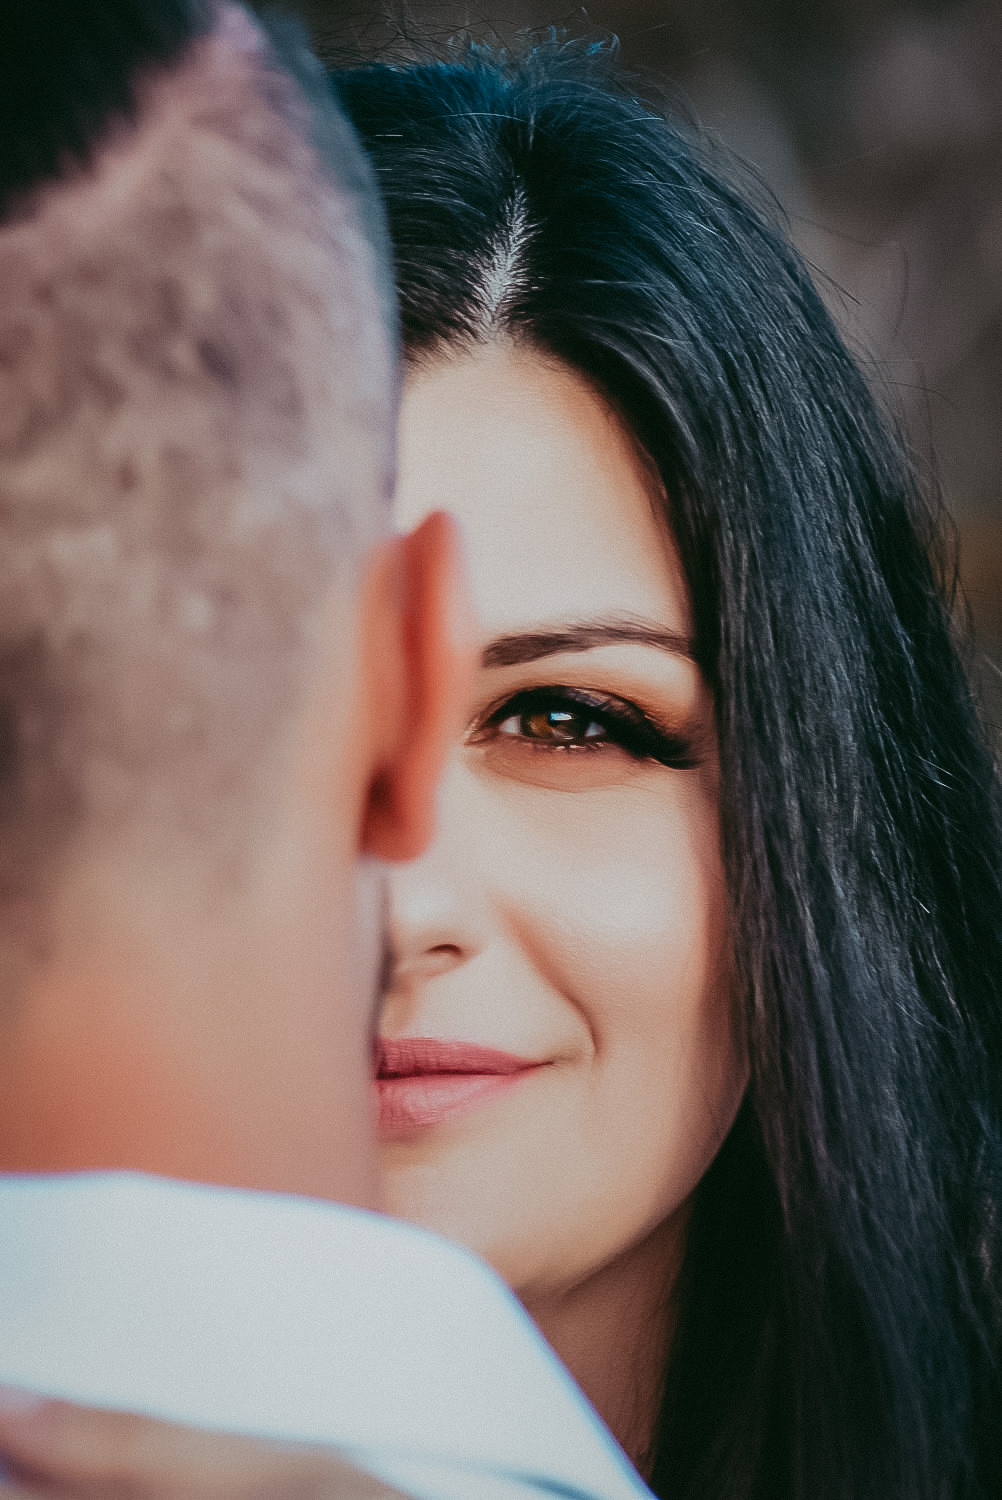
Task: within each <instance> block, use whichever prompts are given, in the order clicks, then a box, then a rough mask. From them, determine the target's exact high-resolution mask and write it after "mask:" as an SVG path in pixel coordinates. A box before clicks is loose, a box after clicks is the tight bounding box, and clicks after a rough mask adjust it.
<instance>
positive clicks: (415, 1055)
mask: <svg viewBox="0 0 1002 1500" xmlns="http://www.w3.org/2000/svg"><path fill="white" fill-rule="evenodd" d="M540 1066H542V1064H540V1063H537V1062H533V1061H532V1060H531V1059H529V1058H525V1057H517V1056H516V1055H515V1054H514V1053H512V1052H500V1051H498V1050H497V1048H495V1047H480V1046H477V1045H476V1044H475V1043H472V1042H457V1041H445V1040H440V1039H438V1038H435V1037H400V1038H397V1039H395V1040H390V1039H384V1038H380V1039H379V1040H378V1041H377V1043H376V1090H377V1093H378V1096H379V1130H380V1134H381V1135H383V1136H385V1137H390V1138H392V1137H394V1136H400V1135H409V1134H411V1133H412V1132H413V1131H415V1130H423V1129H427V1128H428V1127H429V1126H431V1125H437V1124H439V1122H440V1121H442V1120H445V1119H449V1118H454V1117H456V1116H459V1115H463V1114H467V1113H469V1111H470V1110H473V1109H476V1108H478V1107H479V1106H480V1105H481V1104H486V1103H488V1102H489V1101H490V1100H492V1099H496V1098H497V1097H498V1096H499V1095H500V1094H503V1093H507V1092H508V1090H509V1089H511V1088H513V1087H514V1086H515V1085H516V1084H517V1083H518V1082H519V1081H520V1079H522V1078H524V1077H525V1076H526V1074H528V1073H532V1072H535V1070H536V1069H537V1068H538V1067H540Z"/></svg>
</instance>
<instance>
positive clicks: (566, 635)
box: [481, 616, 696, 667]
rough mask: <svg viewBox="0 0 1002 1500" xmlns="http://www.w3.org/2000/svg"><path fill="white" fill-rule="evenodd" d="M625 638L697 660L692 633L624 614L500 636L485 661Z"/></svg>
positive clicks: (518, 660)
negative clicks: (687, 633)
mask: <svg viewBox="0 0 1002 1500" xmlns="http://www.w3.org/2000/svg"><path fill="white" fill-rule="evenodd" d="M624 641H634V642H639V643H640V644H641V645H643V646H657V647H658V649H659V650H661V651H670V652H671V654H672V655H673V656H684V657H686V658H687V659H688V660H689V661H695V660H696V648H695V642H694V641H692V640H690V639H689V637H688V636H686V635H682V634H681V633H680V632H679V631H677V630H667V629H666V628H665V626H664V625H659V624H657V622H656V621H654V620H644V619H640V618H633V617H626V616H623V617H617V618H615V619H604V620H582V621H575V622H573V623H568V624H566V625H557V626H553V627H552V628H551V629H549V630H525V631H514V632H513V633H511V634H510V635H498V636H495V637H494V639H493V640H492V641H491V642H489V644H488V645H487V646H485V647H484V651H483V654H482V656H481V663H482V665H483V666H484V667H515V666H520V665H521V664H522V663H523V662H527V661H539V660H540V658H541V657H544V656H556V655H557V654H558V653H560V652H564V651H591V650H592V649H593V647H595V646H608V645H616V644H621V643H622V642H624Z"/></svg>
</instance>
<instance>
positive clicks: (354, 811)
mask: <svg viewBox="0 0 1002 1500" xmlns="http://www.w3.org/2000/svg"><path fill="white" fill-rule="evenodd" d="M35 9H36V8H34V7H25V8H24V10H25V12H26V13H27V12H30V11H32V10H35ZM18 28H19V29H18V32H17V34H16V35H15V38H14V45H13V46H12V47H8V48H7V49H6V52H5V60H4V61H3V62H0V74H3V73H9V74H10V77H9V79H8V80H6V81H7V82H8V83H9V84H10V88H9V89H7V90H5V87H4V83H5V80H4V79H3V78H2V77H0V95H3V96H4V97H6V98H7V100H8V103H7V104H6V105H4V106H3V107H2V108H3V109H5V110H7V112H8V113H9V112H10V110H11V109H13V110H14V112H15V118H13V119H10V120H7V121H4V122H3V123H4V125H5V128H6V132H7V135H6V144H5V145H4V146H3V147H2V148H0V173H2V179H0V199H2V211H3V214H4V218H3V221H2V222H0V1100H2V1101H3V1103H2V1104H0V1166H6V1167H13V1168H21V1167H27V1168H52V1167H74V1166H103V1165H108V1166H117V1165H122V1166H137V1167H145V1168H150V1169H152V1170H160V1171H165V1172H169V1173H176V1174H178V1175H192V1176H198V1177H209V1178H215V1177H218V1178H222V1179H223V1180H230V1181H237V1182H245V1183H250V1184H257V1185H264V1186H272V1187H282V1188H289V1189H293V1190H302V1191H306V1192H315V1193H332V1194H336V1195H338V1196H354V1197H360V1198H364V1197H365V1196H366V1194H367V1192H368V1180H367V1171H368V1166H367V1158H366V1153H365V1148H364V1139H365V1128H364V1116H365V1111H366V1109H367V1092H366V1078H365V1070H364V1061H365V1048H366V1044H367V1027H368V1024H369V1019H370V1015H369V1012H370V1010H371V1003H372V999H371V997H372V991H373V985H374V968H375V966H376V965H377V963H378V957H379V955H378V930H379V917H378V912H377V911H376V909H375V905H374V903H375V901H376V899H377V897H376V894H375V891H374V888H373V887H374V882H373V881H372V880H371V879H370V878H368V876H367V873H366V869H365V865H366V861H365V859H364V856H366V855H375V856H382V857H390V858H399V857H406V856H407V855H409V854H410V853H413V852H414V851H415V849H416V848H417V847H419V846H420V843H421V840H422V839H423V837H425V834H426V829H427V823H428V819H429V817H430V811H431V801H432V797H433V789H434V779H435V773H436V769H437V763H438V757H439V755H440V751H441V745H442V742H443V739H444V737H445V735H446V733H447V726H448V720H449V699H450V694H451V691H452V688H453V682H452V679H451V676H450V673H451V671H452V659H451V658H450V654H449V649H448V641H447V640H446V636H447V635H448V631H449V619H448V616H449V597H448V596H449V589H450V587H451V577H452V575H451V571H450V570H451V567H452V564H451V559H450V534H449V532H448V529H447V528H446V527H445V526H444V525H442V524H441V523H439V524H438V525H437V527H436V526H433V527H432V528H431V529H430V530H426V531H425V532H424V533H423V535H421V536H419V537H416V538H414V539H411V540H410V541H409V542H407V543H395V542H393V541H391V540H390V539H389V538H388V516H387V501H388V496H389V491H390V484H391V472H392V427H393V421H394V414H395V388H396V375H395V368H394V354H395V345H394V332H393V327H392V318H391V316H390V315H389V313H388V307H389V296H388V293H387V291H386V281H385V276H384V266H383V264H382V260H381V255H380V247H379V244H378V239H379V236H378V230H377V231H376V234H375V241H376V243H375V244H374V236H373V229H372V226H373V225H374V224H376V223H377V222H378V208H376V207H375V206H374V204H373V200H372V199H371V197H370V196H369V191H370V190H369V188H368V185H367V177H366V174H365V169H364V166H363V164H362V162H361V159H360V157H359V155H358V152H357V148H356V147H355V145H354V142H353V140H352V139H351V137H350V135H349V133H348V131H347V128H346V127H345V126H344V124H343V122H342V121H341V120H340V118H339V117H338V116H337V115H336V114H335V113H334V112H333V108H332V106H331V105H330V103H329V102H328V100H327V96H326V92H325V91H324V90H323V89H322V87H319V86H318V84H317V81H316V79H315V78H314V76H313V74H312V73H311V71H310V64H309V59H308V58H307V57H306V55H305V53H304V52H302V51H300V52H299V53H297V52H296V46H295V43H294V42H293V43H290V41H289V38H288V36H287V35H286V36H278V37H275V36H272V37H271V38H266V37H265V35H264V34H263V33H262V32H261V31H260V30H259V29H258V27H257V26H256V25H255V24H254V23H253V22H252V21H251V20H250V18H249V17H248V15H247V14H246V13H245V12H244V11H243V10H241V9H239V8H237V7H235V6H233V5H229V4H218V5H217V4H215V3H208V0H207V3H204V4H202V3H198V0H169V3H165V0H103V3H101V4H95V5H93V6H81V5H79V4H74V3H72V0H62V3H58V4H54V5H53V6H52V7H51V10H50V8H49V7H44V8H37V19H35V18H33V17H32V16H31V15H30V14H26V15H25V18H24V19H23V20H20V21H19V22H18ZM33 33H37V34H33ZM53 37H54V38H55V43H53V41H52V38H53ZM53 46H54V48H55V56H53V55H52V49H53ZM43 49H44V53H45V55H46V57H47V63H48V68H47V72H46V75H45V76H46V79H47V85H46V87H47V90H48V93H47V94H45V95H44V97H43V105H42V107H39V106H38V105H37V102H36V101H37V99H38V97H39V93H38V90H37V89H32V87H31V86H30V85H31V78H32V70H33V69H35V70H37V69H38V67H39V64H40V60H41V58H42V56H43ZM24 80H27V82H26V83H24ZM21 83H24V86H23V87H22V86H20V84H21ZM16 85H17V86H16ZM11 99H13V100H14V103H13V105H12V104H11V103H10V100H11ZM19 100H21V101H22V104H21V106H19V104H18V101H19ZM18 108H20V114H19V115H18V113H17V111H18ZM353 1130H354V1132H355V1135H356V1136H357V1138H358V1143H357V1145H356V1149H355V1151H354V1153H353V1154H351V1153H347V1152H346V1145H345V1143H346V1140H347V1138H348V1136H349V1135H350V1134H351V1133H352V1131H353ZM349 1158H350V1159H349Z"/></svg>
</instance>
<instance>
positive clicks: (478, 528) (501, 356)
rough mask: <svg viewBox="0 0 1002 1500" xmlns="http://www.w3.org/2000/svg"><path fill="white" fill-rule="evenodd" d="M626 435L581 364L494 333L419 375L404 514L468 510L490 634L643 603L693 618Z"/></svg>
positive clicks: (406, 430) (402, 487)
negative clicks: (573, 365)
mask: <svg viewBox="0 0 1002 1500" xmlns="http://www.w3.org/2000/svg"><path fill="white" fill-rule="evenodd" d="M656 503H657V500H656V494H655V492H654V486H653V483H652V479H651V476H650V473H649V469H648V466H647V465H646V463H645V461H644V459H643V458H642V456H641V454H640V453H639V451H638V450H637V447H636V445H635V443H634V442H633V440H632V438H631V436H630V435H629V433H628V432H627V430H626V429H625V427H624V426H623V424H622V422H621V421H620V420H619V418H618V417H617V416H616V415H615V413H614V412H613V411H612V409H611V408H610V407H609V405H608V404H607V403H606V402H605V401H604V400H603V399H602V398H601V396H599V395H598V394H597V393H596V392H595V391H594V390H593V389H592V387H591V386H590V385H589V384H588V383H587V381H585V380H584V379H583V378H582V377H581V376H579V375H577V374H576V373H575V372H574V371H572V370H570V369H568V368H567V367H565V366H563V365H560V364H557V363H556V362H555V361H550V360H548V359H545V358H543V357H542V356H540V355H538V354H536V353H534V352H532V351H527V350H518V349H515V348H512V347H511V346H506V345H494V346H490V347H488V348H486V349H484V350H477V351H476V352H475V353H472V354H462V355H458V356H456V357H454V358H451V359H449V360H448V361H445V360H443V361H441V362H439V363H436V364H434V365H431V366H429V367H428V368H426V369H423V370H419V371H417V372H415V373H414V374H412V375H411V376H410V377H409V379H408V382H407V386H406V389H405V393H404V401H403V408H402V413H401V428H400V463H399V484H398V494H397V516H398V521H399V523H400V525H401V526H403V527H405V528H406V527H410V526H412V525H414V524H415V522H417V521H419V520H420V519H421V518H422V516H424V515H426V514H427V513H428V512H429V511H432V510H436V509H439V508H443V509H446V510H449V511H452V512H453V513H454V514H455V515H456V516H458V518H459V520H460V521H461V523H462V525H463V528H464V531H465V534H466V540H467V548H468V553H469V562H470V569H471V573H472V580H473V592H474V599H475V603H476V606H477V609H478V612H479V614H480V616H481V620H482V623H483V625H484V627H485V629H486V630H487V631H488V633H491V634H493V633H495V632H502V631H508V630H513V629H518V628H520V627H522V626H526V625H542V624H545V623H546V622H548V621H551V620H562V619H580V618H585V617H593V616H595V615H599V614H600V615H620V614H640V615H644V616H646V617H648V618H651V619H654V620H657V621H660V622H662V623H663V624H664V625H665V626H666V627H668V628H670V629H673V630H676V631H679V632H681V633H688V632H689V631H690V629H691V622H690V615H689V605H688V597H687V590H686V587H685V583H684V579H683V575H682V571H681V567H680V564H679V562H678V559H677V556H676V554H675V549H674V547H673V546H672V544H671V541H670V538H669V537H668V535H667V533H666V531H665V529H664V525H663V522H661V521H660V520H659V519H658V518H657V516H656V513H655V505H656Z"/></svg>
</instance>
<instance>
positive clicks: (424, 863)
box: [388, 789, 486, 988]
mask: <svg viewBox="0 0 1002 1500" xmlns="http://www.w3.org/2000/svg"><path fill="white" fill-rule="evenodd" d="M446 791H447V789H443V797H442V801H441V804H440V813H439V827H438V831H437V833H436V836H435V839H434V840H433V842H432V844H431V846H430V847H429V848H428V849H427V850H426V851H425V853H424V854H422V855H421V856H420V857H419V858H418V859H415V860H411V861H409V862H408V863H407V864H399V865H394V866H392V867H391V869H390V872H389V877H388V878H389V906H390V912H389V916H390V939H391V944H392V949H393V956H394V965H393V976H392V984H391V987H392V988H398V987H406V986H407V985H408V984H410V983H413V982H419V981H421V980H425V979H432V978H434V977H435V976H436V975H438V974H444V973H447V972H448V971H449V970H450V969H455V968H457V967H458V966H459V965H460V964H464V963H467V962H469V960H470V959H471V958H474V957H475V956H476V955H477V954H478V953H479V952H481V950H482V949H483V947H484V944H485V942H486V920H485V912H484V909H483V893H482V891H480V890H479V888H478V887H479V882H478V880H477V874H476V870H475V869H474V868H473V866H472V861H471V859H470V850H469V847H468V845H467V846H466V847H464V841H463V839H462V832H461V828H460V827H459V826H458V824H459V822H460V821H461V820H460V819H458V818H457V816H456V809H455V808H452V809H450V808H449V806H448V800H449V799H448V797H447V795H445V792H446ZM450 813H451V814H452V816H450Z"/></svg>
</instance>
